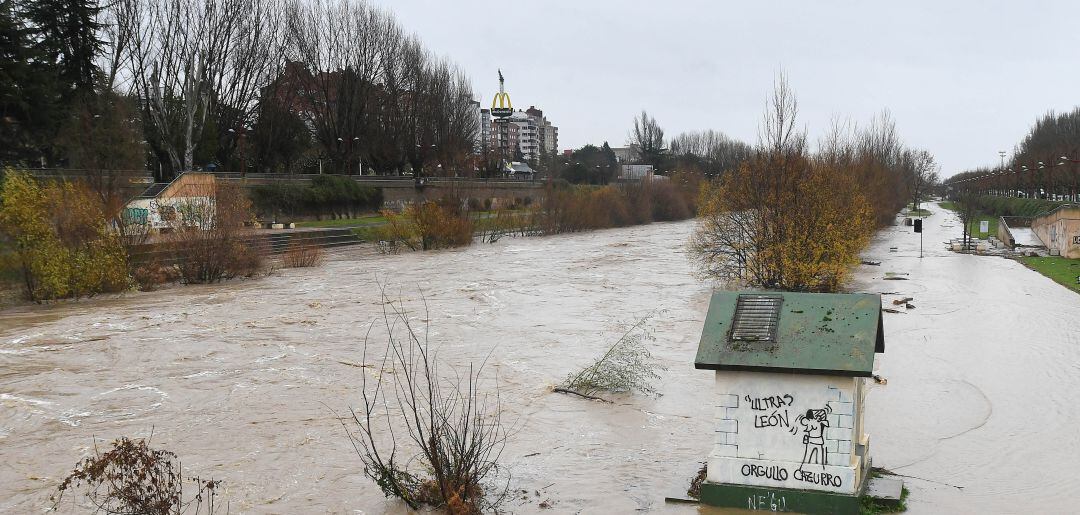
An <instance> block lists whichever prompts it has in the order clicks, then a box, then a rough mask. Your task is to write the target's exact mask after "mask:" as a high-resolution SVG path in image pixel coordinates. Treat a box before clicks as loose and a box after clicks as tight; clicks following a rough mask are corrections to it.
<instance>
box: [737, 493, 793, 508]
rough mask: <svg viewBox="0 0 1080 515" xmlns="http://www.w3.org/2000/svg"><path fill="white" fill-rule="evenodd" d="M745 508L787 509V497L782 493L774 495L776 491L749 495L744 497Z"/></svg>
mask: <svg viewBox="0 0 1080 515" xmlns="http://www.w3.org/2000/svg"><path fill="white" fill-rule="evenodd" d="M746 509H748V510H767V511H788V507H787V499H785V498H784V496H783V495H776V492H769V493H768V494H756V495H751V496H749V497H747V498H746Z"/></svg>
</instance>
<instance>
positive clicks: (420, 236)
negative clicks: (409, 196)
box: [381, 199, 473, 250]
mask: <svg viewBox="0 0 1080 515" xmlns="http://www.w3.org/2000/svg"><path fill="white" fill-rule="evenodd" d="M383 216H385V217H386V225H385V226H384V227H383V229H382V234H381V236H382V238H381V239H383V240H386V241H388V242H393V243H395V244H400V245H404V246H405V247H408V248H409V249H412V250H437V249H445V248H452V247H462V246H465V245H469V244H470V243H472V239H473V221H472V219H471V217H470V216H469V213H468V211H467V210H465V209H463V208H462V207H461V204H460V203H457V202H456V200H453V199H444V200H440V201H438V202H432V201H426V202H421V203H419V204H411V205H409V206H406V207H405V209H404V210H403V211H402V212H401V213H393V212H390V211H384V212H383Z"/></svg>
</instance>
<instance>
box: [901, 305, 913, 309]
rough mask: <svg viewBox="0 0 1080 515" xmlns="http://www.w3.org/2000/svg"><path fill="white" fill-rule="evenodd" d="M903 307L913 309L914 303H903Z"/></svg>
mask: <svg viewBox="0 0 1080 515" xmlns="http://www.w3.org/2000/svg"><path fill="white" fill-rule="evenodd" d="M904 307H905V308H908V309H915V305H914V304H904Z"/></svg>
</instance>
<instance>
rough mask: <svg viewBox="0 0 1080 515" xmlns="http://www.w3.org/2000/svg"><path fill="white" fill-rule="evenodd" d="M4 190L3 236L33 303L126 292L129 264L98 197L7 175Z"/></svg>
mask: <svg viewBox="0 0 1080 515" xmlns="http://www.w3.org/2000/svg"><path fill="white" fill-rule="evenodd" d="M4 175H5V177H4V180H3V183H2V185H0V234H2V236H3V237H4V238H5V239H6V240H8V243H9V245H10V246H11V248H12V255H11V256H10V258H9V259H8V260H6V262H8V263H11V264H12V265H13V266H14V267H15V268H16V269H17V270H16V271H17V272H18V273H19V275H20V276H21V278H22V281H23V285H24V288H25V293H26V295H27V297H28V298H29V299H30V300H33V301H35V302H42V301H48V300H55V299H59V298H64V297H75V298H79V297H83V296H89V295H93V294H96V293H100V292H105V291H119V290H122V289H124V288H126V287H127V284H128V277H127V260H126V255H125V253H124V249H123V246H122V245H121V243H120V240H119V238H118V237H117V235H116V234H115V233H113V232H112V231H110V230H108V228H107V226H106V222H105V215H104V206H103V205H102V202H101V199H100V197H98V196H97V195H95V194H94V193H93V192H92V191H91V190H90V189H89V188H87V187H86V186H85V185H82V184H76V183H70V182H50V183H47V184H44V185H42V184H39V183H38V182H37V181H35V180H34V179H33V178H32V177H30V176H28V175H26V174H24V173H19V172H15V171H12V170H7V171H6V173H5V174H4Z"/></svg>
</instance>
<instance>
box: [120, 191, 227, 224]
mask: <svg viewBox="0 0 1080 515" xmlns="http://www.w3.org/2000/svg"><path fill="white" fill-rule="evenodd" d="M212 203H213V201H212V200H211V199H210V197H171V198H165V199H162V198H152V199H135V200H132V201H131V202H128V204H127V206H126V208H127V209H145V210H146V211H147V213H146V220H147V224H148V225H149V227H147V228H148V229H151V230H161V229H165V228H170V227H176V226H178V225H192V224H191V223H190V221H187V220H185V219H184V218H185V216H184V211H185V210H187V209H199V210H203V211H207V212H211V210H212V209H213V208H212ZM170 210H171V211H172V212H173V214H172V215H171V216H173V217H174V218H173V220H167V219H166V218H167V217H168V216H169V215H168V212H169V211H170ZM200 218H206V216H205V215H204V216H202V217H200ZM203 221H204V222H209V221H210V220H203ZM132 230H135V229H134V228H132Z"/></svg>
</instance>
